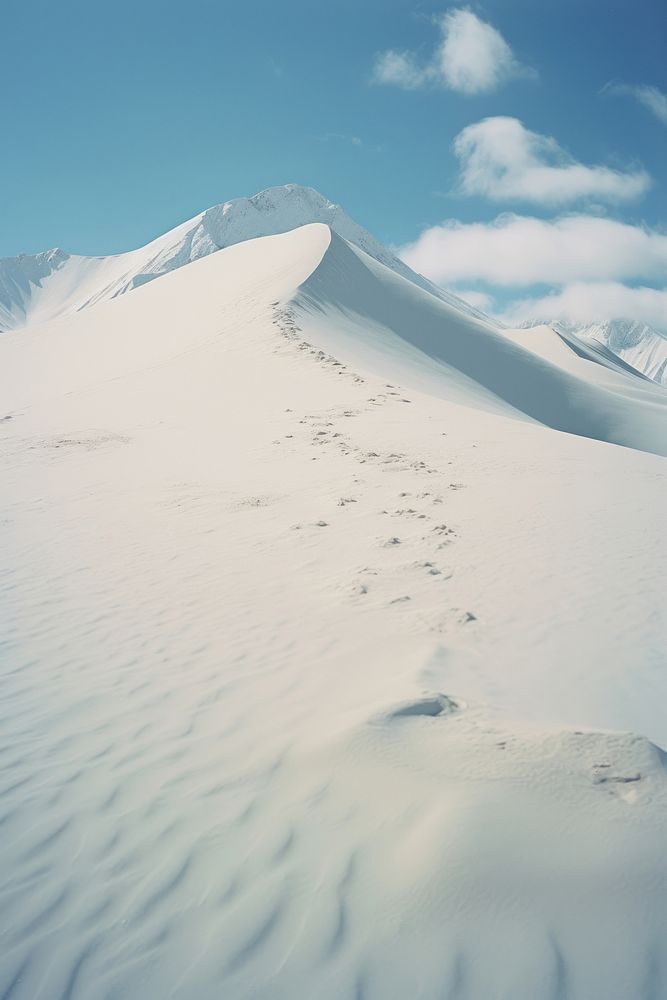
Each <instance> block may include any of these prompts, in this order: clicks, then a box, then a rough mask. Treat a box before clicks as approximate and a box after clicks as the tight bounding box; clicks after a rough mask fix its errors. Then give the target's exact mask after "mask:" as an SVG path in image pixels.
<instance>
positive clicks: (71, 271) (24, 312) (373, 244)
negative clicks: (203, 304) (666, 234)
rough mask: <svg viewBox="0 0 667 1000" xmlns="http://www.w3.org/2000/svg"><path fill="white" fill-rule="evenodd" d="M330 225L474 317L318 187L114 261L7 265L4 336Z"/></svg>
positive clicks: (262, 196) (269, 194) (274, 191)
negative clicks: (245, 249) (263, 241)
mask: <svg viewBox="0 0 667 1000" xmlns="http://www.w3.org/2000/svg"><path fill="white" fill-rule="evenodd" d="M314 222H320V223H325V224H326V225H329V226H330V227H331V228H332V229H333V230H335V231H336V232H337V233H339V234H340V235H341V236H342V237H343V238H344V239H346V240H349V241H350V242H351V243H354V244H355V245H356V246H359V247H361V249H363V250H364V251H366V253H369V254H371V256H373V257H375V258H376V259H377V260H379V261H381V262H382V263H383V264H386V265H387V266H388V267H390V268H392V269H393V270H395V271H396V272H397V273H398V274H401V275H402V276H403V277H407V278H409V279H410V280H411V281H414V282H416V283H417V284H419V285H420V286H421V287H423V288H426V289H428V290H429V291H431V292H432V293H433V294H434V295H436V296H438V297H439V298H442V299H443V300H444V301H446V302H451V303H453V304H455V305H457V306H458V308H460V309H461V310H462V311H464V312H466V313H468V314H470V315H479V314H478V313H477V312H476V310H474V309H473V308H472V306H469V305H468V304H467V303H464V302H463V301H462V300H461V299H458V298H456V296H454V295H450V294H448V293H447V292H445V291H443V290H442V289H439V288H437V287H436V286H435V285H433V284H431V282H430V281H428V280H427V279H426V278H423V277H422V276H421V275H418V274H415V272H414V271H411V270H410V268H409V267H408V266H407V265H406V264H404V263H403V261H401V260H399V259H398V258H397V257H395V256H394V255H393V254H392V253H391V252H390V251H389V250H387V249H386V247H384V246H382V244H381V243H378V241H377V240H376V239H375V238H374V237H373V236H371V234H370V233H368V232H367V231H366V230H365V229H362V227H361V226H359V225H357V223H356V222H354V221H353V220H352V219H351V218H350V217H349V216H348V215H347V214H346V213H345V212H344V211H343V209H342V208H341V207H340V205H335V204H334V203H333V202H331V201H329V200H328V199H327V198H325V197H324V196H323V195H321V194H319V192H317V191H315V190H313V188H308V187H301V186H299V185H297V184H286V185H284V186H283V187H274V188H269V189H268V190H266V191H262V192H260V193H259V194H256V195H255V196H254V197H252V198H238V199H236V200H234V201H228V202H225V203H224V204H223V205H216V206H215V207H214V208H209V209H207V211H205V212H202V213H201V214H200V215H197V216H195V218H194V219H191V220H190V221H188V222H184V223H183V224H182V225H180V226H178V227H177V228H176V229H173V230H171V231H170V232H168V233H165V235H164V236H160V237H158V238H157V239H156V240H153V241H152V242H151V243H149V244H148V245H147V246H145V247H141V248H140V249H138V250H132V251H129V252H128V253H122V254H117V255H115V256H111V257H81V256H76V255H71V254H68V253H66V252H65V251H64V250H60V249H55V250H50V251H48V252H46V253H40V254H36V255H34V256H30V255H22V256H20V257H9V258H5V259H0V331H2V330H12V329H19V328H21V327H25V326H29V325H31V324H33V323H43V322H46V321H48V320H50V319H54V318H56V317H58V316H65V315H70V314H72V313H74V312H78V311H80V310H81V309H85V308H87V307H88V306H91V305H94V304H95V303H96V302H102V301H105V300H107V299H111V298H115V297H116V296H118V295H122V294H124V293H125V292H128V291H132V290H133V289H135V288H137V287H140V286H141V285H143V284H146V282H148V281H153V280H154V279H155V278H160V277H162V276H164V275H165V274H169V273H170V272H171V271H173V270H175V269H177V268H179V267H182V266H183V265H184V264H188V263H190V262H191V261H194V260H198V259H199V258H201V257H206V256H208V255H209V254H211V253H214V252H215V251H217V250H220V249H221V248H224V247H228V246H232V245H234V244H236V243H242V242H244V241H245V240H250V239H255V238H257V237H259V236H270V235H273V234H276V233H283V232H288V231H289V230H291V229H296V228H298V227H299V226H303V225H306V224H308V223H314Z"/></svg>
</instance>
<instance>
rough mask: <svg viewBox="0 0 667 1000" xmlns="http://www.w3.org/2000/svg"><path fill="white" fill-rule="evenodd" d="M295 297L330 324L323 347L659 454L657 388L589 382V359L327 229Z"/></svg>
mask: <svg viewBox="0 0 667 1000" xmlns="http://www.w3.org/2000/svg"><path fill="white" fill-rule="evenodd" d="M298 306H299V307H300V308H301V309H303V310H305V311H306V312H307V313H309V314H310V315H311V316H312V317H313V318H314V319H315V325H316V326H317V325H318V324H317V320H318V318H323V322H322V323H320V328H321V329H324V328H325V327H327V326H329V327H330V328H331V331H332V332H331V336H330V337H327V336H326V335H325V336H324V341H325V343H326V345H327V346H328V347H330V348H331V350H332V351H333V353H337V352H338V353H339V352H340V351H341V350H344V351H345V352H346V353H345V356H346V357H348V356H349V358H350V359H351V361H352V362H353V363H358V360H359V359H360V356H363V357H368V359H369V360H368V363H369V364H370V365H372V366H373V368H374V370H376V371H386V373H387V374H388V375H391V373H392V372H394V373H397V372H399V371H400V372H402V373H405V371H406V370H408V369H410V368H412V369H413V370H416V369H417V368H419V369H421V371H422V372H423V373H424V379H425V380H426V383H428V385H429V386H430V388H431V391H434V392H438V394H439V395H442V396H444V397H445V398H452V388H451V385H452V383H453V384H454V388H453V391H454V392H456V393H457V394H458V397H459V398H460V399H461V400H462V401H465V400H466V398H469V400H470V401H471V402H475V401H481V400H482V398H483V396H486V397H487V398H488V396H489V394H491V395H492V396H493V397H495V399H496V400H498V401H502V402H503V403H505V404H506V406H505V410H507V408H508V407H511V408H512V409H514V410H515V411H517V412H519V413H522V414H524V415H526V416H528V417H531V418H532V419H534V420H537V421H539V423H542V424H546V425H547V426H549V427H553V428H556V429H557V430H561V431H567V432H569V433H571V434H580V435H582V436H584V437H591V438H597V439H598V440H601V441H611V442H614V443H616V444H623V445H627V446H629V447H634V448H640V449H642V450H645V451H653V452H656V453H657V454H660V455H666V454H667V396H666V395H665V393H664V392H663V391H662V390H661V389H659V388H657V387H655V386H653V385H651V384H650V383H646V382H641V383H639V384H637V380H636V379H633V378H632V377H630V378H628V377H627V376H626V375H625V373H623V374H617V375H614V376H611V374H610V375H609V377H608V378H606V380H605V384H604V385H602V384H599V379H597V378H596V374H597V373H596V369H595V366H594V365H590V364H589V365H586V364H579V365H577V364H576V362H577V360H578V359H576V358H575V357H573V358H572V362H571V363H570V364H566V363H557V364H554V363H553V358H551V359H548V358H547V356H546V355H545V354H544V353H542V356H541V357H540V356H539V355H536V353H535V351H534V350H530V349H528V350H526V349H524V348H523V347H522V346H519V344H518V341H517V340H516V339H515V340H514V341H512V340H510V338H509V337H508V336H503V335H501V334H500V333H499V331H498V330H497V329H496V328H495V327H494V326H493V325H492V324H491V322H486V323H484V322H483V321H480V320H478V319H476V318H475V317H472V316H468V315H465V314H462V313H461V312H460V311H458V310H457V309H455V308H454V307H452V306H450V305H448V304H447V303H443V302H441V301H439V300H437V299H436V298H434V296H432V295H429V294H428V293H426V292H425V291H423V290H422V289H420V288H418V287H416V286H414V285H413V284H411V283H409V282H407V281H405V280H404V279H402V278H401V277H400V276H397V275H396V274H394V273H393V272H391V271H389V270H388V269H387V268H385V267H383V266H382V265H381V264H379V263H378V262H377V261H375V260H373V259H372V258H370V257H369V256H368V255H366V254H364V253H363V252H362V251H360V250H359V249H358V248H356V247H353V246H350V245H349V244H347V243H346V242H345V241H344V240H342V239H340V237H338V236H337V235H336V234H335V233H334V234H332V240H331V247H330V248H329V250H328V251H327V253H326V255H325V257H324V259H323V261H322V263H321V264H320V265H319V267H318V269H317V271H316V272H315V273H314V274H313V275H312V276H311V277H310V278H309V279H308V281H307V282H306V283H305V285H304V287H303V288H302V289H301V292H300V294H299V298H298ZM530 332H531V333H534V331H530ZM554 339H555V335H554ZM415 349H416V351H417V352H419V354H417V353H416V351H415ZM387 355H389V356H391V358H392V364H391V368H388V367H387V365H386V361H385V359H386V357H387ZM424 356H425V357H424ZM371 358H372V360H371ZM429 359H430V360H432V361H435V362H436V365H429V364H428V360H429ZM616 368H617V371H619V370H620V365H618V366H616ZM590 369H592V371H591V373H590V374H589V370H590ZM403 377H404V378H405V374H404V375H403ZM420 381H422V382H423V379H420V378H419V376H417V384H418V383H419V382H420ZM480 390H481V392H480Z"/></svg>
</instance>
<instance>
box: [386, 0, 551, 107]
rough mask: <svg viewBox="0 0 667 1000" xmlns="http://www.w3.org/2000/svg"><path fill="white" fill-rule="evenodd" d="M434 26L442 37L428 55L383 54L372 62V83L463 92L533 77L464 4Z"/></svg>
mask: <svg viewBox="0 0 667 1000" xmlns="http://www.w3.org/2000/svg"><path fill="white" fill-rule="evenodd" d="M437 24H438V27H439V29H440V39H439V42H438V45H437V47H436V49H435V51H434V52H433V54H432V55H431V57H430V58H429V59H427V60H425V61H423V60H421V61H420V60H419V58H418V57H417V56H416V55H415V53H414V52H409V51H408V52H405V51H397V50H394V49H390V50H389V51H387V52H381V53H380V54H379V55H378V56H377V58H376V61H375V67H374V71H373V79H374V80H375V82H376V83H381V84H390V85H394V86H398V87H403V88H404V89H406V90H415V89H417V88H419V87H426V86H439V87H445V88H447V89H449V90H455V91H458V92H459V93H462V94H480V93H485V92H488V91H491V90H495V89H496V88H498V87H499V86H501V84H503V83H505V82H506V81H507V80H509V79H511V78H512V77H516V76H526V75H530V76H534V75H535V73H534V71H533V70H529V69H528V68H527V67H525V66H522V64H521V63H520V62H519V61H518V60H517V59H516V57H515V56H514V53H513V52H512V49H511V48H510V46H509V45H508V43H507V42H506V41H505V39H504V38H503V36H502V35H501V34H500V32H499V31H498V30H497V28H494V27H493V25H491V24H488V23H487V22H486V21H482V20H481V19H480V18H479V17H477V15H476V14H474V13H473V12H472V11H471V10H469V9H468V8H467V7H460V8H457V9H455V10H451V11H448V12H447V13H446V14H444V15H442V16H441V17H440V18H438V19H437Z"/></svg>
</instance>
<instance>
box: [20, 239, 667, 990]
mask: <svg viewBox="0 0 667 1000" xmlns="http://www.w3.org/2000/svg"><path fill="white" fill-rule="evenodd" d="M518 336H519V337H520V336H521V335H518ZM468 346H469V350H466V347H468ZM0 355H1V357H0V360H1V361H2V364H0V398H2V400H3V411H2V412H0V416H1V417H3V419H2V421H1V422H0V434H1V437H0V442H1V443H2V447H3V451H4V454H5V457H6V462H5V468H6V471H7V474H6V477H5V485H4V488H3V493H2V498H1V499H0V506H1V508H2V514H1V516H0V540H1V542H2V544H3V546H4V548H3V551H5V552H8V553H10V558H9V560H8V564H7V565H6V566H5V567H4V568H3V570H2V572H1V573H0V596H2V599H3V604H4V606H5V607H6V608H8V609H9V614H8V623H9V624H8V628H7V630H6V634H5V637H4V638H5V642H4V646H3V654H2V661H0V685H1V690H2V699H1V703H0V704H1V706H2V707H1V708H0V712H1V713H2V715H1V717H0V722H1V723H2V724H1V726H0V732H1V733H2V736H1V737H0V751H1V753H0V807H1V809H2V813H1V819H2V844H3V847H2V851H1V852H0V892H2V900H3V915H4V917H5V921H4V932H3V948H2V952H1V954H0V995H5V996H7V997H10V998H11V1000H61V998H62V1000H64V998H67V1000H81V998H88V997H107V998H110V1000H111V998H114V1000H115V998H121V997H122V998H124V1000H146V998H147V997H150V998H153V997H156V998H157V997H160V998H162V997H171V998H176V1000H213V998H217V997H220V996H224V997H230V998H234V1000H295V998H301V997H315V996H316V997H318V998H322V1000H361V998H363V1000H404V998H405V997H413V996H414V997H415V998H417V1000H435V998H438V1000H480V998H484V1000H501V998H502V1000H507V998H511V1000H537V998H539V1000H543V998H544V1000H628V998H629V997H632V998H633V1000H657V998H659V1000H662V998H663V997H664V996H665V995H666V989H667V913H666V910H665V889H666V888H667V861H666V859H665V852H664V843H665V832H666V816H667V774H666V771H665V757H664V754H663V752H662V751H661V750H660V749H659V748H658V745H661V746H666V745H667V727H666V726H665V714H664V704H665V701H666V699H667V678H666V676H665V671H664V662H663V660H664V657H663V650H664V634H665V628H664V602H663V585H664V565H665V556H666V555H667V553H666V552H665V533H664V527H663V521H664V513H663V504H662V498H663V497H662V494H663V490H664V476H665V463H664V460H663V459H661V458H659V457H657V456H656V455H653V454H649V453H648V452H647V451H640V450H637V449H639V448H640V447H642V446H644V447H646V446H647V444H648V443H650V441H648V439H647V438H645V437H644V436H643V435H645V434H649V433H650V430H644V429H642V421H643V420H644V421H646V422H647V423H651V422H652V421H653V420H654V418H655V413H654V407H655V405H656V404H655V402H654V400H655V399H657V398H659V394H658V389H657V388H655V387H652V386H650V385H649V384H648V383H646V382H644V381H642V380H637V379H636V378H635V377H634V376H632V375H631V374H630V373H624V372H623V371H618V370H616V369H615V368H613V367H612V366H609V367H608V366H606V365H605V364H604V363H602V361H601V362H600V363H598V364H595V365H592V364H590V362H589V361H587V360H586V359H584V358H582V357H580V356H579V355H578V354H576V353H574V352H573V351H571V350H569V348H568V347H567V345H566V344H565V343H564V342H563V341H562V340H561V338H559V337H557V336H555V335H553V334H552V331H548V330H543V331H542V332H541V333H540V337H539V342H538V343H536V344H532V342H531V349H530V350H529V349H527V348H526V347H525V346H521V343H520V342H519V343H518V344H517V343H512V342H511V339H510V338H509V335H508V337H506V338H505V337H504V335H501V334H499V333H497V332H496V331H494V330H493V328H492V326H491V325H490V324H485V323H482V322H477V321H474V320H472V319H466V318H465V317H462V316H461V313H460V312H459V311H457V310H455V309H451V308H450V307H448V306H447V305H446V304H442V305H441V304H440V303H437V302H436V300H435V299H434V298H433V297H432V296H429V295H426V294H425V293H423V292H422V291H420V290H419V289H418V288H416V287H415V286H414V285H413V284H411V283H410V282H407V281H405V280H403V279H402V278H400V277H399V276H397V275H395V274H394V273H393V272H391V271H388V270H387V268H385V267H383V266H382V265H381V264H378V263H376V262H374V261H373V260H372V259H371V258H369V257H368V256H366V255H364V254H363V253H361V252H359V251H358V250H356V249H354V248H353V247H351V246H350V245H349V244H347V243H344V242H343V241H342V240H341V239H339V238H337V237H335V236H332V235H331V233H330V231H329V229H328V228H327V227H325V226H322V225H313V226H306V227H304V228H301V229H299V230H296V231H293V232H291V233H289V234H287V235H281V236H273V237H268V238H264V239H258V240H255V241H250V242H245V243H242V244H240V245H238V246H233V247H230V248H229V249H226V250H223V251H221V252H220V253H216V254H212V255H209V256H207V257H206V258H205V259H201V260H198V261H196V262H194V263H192V264H191V265H190V266H188V267H184V268H181V269H177V270H175V271H174V272H173V273H172V274H170V275H167V276H166V277H164V278H163V280H161V281H159V282H154V283H149V284H148V285H146V287H143V288H138V289H137V290H136V291H135V292H133V294H132V295H127V296H122V297H119V298H116V299H115V300H114V301H111V302H104V303H100V304H98V305H97V306H95V308H93V309H90V310H86V311H84V312H81V313H79V314H77V315H76V316H69V317H64V318H61V319H60V320H58V321H56V322H51V323H48V324H45V325H44V326H43V327H37V326H33V327H32V328H31V329H28V330H25V331H22V332H21V333H18V332H17V333H15V334H9V335H8V336H6V337H4V338H2V339H1V340H0ZM487 355H488V357H490V358H491V363H488V360H487V361H485V358H487ZM526 381H531V382H534V383H535V385H534V391H533V392H532V393H530V394H529V395H526V393H527V390H526V387H525V383H526ZM558 407H560V410H561V412H560V416H559V412H558ZM554 414H555V418H557V420H558V422H559V423H565V422H566V421H575V420H579V421H580V424H579V425H578V426H577V427H575V428H574V429H575V430H576V431H577V433H562V432H559V431H556V430H553V429H551V428H549V427H546V426H544V425H543V423H540V421H541V420H542V421H544V422H548V421H547V418H549V419H550V420H551V422H552V423H556V419H555V418H554ZM614 414H615V417H614ZM633 414H634V416H633ZM568 429H571V428H568ZM592 431H595V432H596V434H598V435H599V436H603V434H604V435H606V436H607V437H610V436H612V435H615V436H616V437H618V438H620V437H623V439H624V443H626V444H628V443H629V439H630V437H632V438H633V442H632V443H633V444H634V445H635V447H616V446H614V445H612V444H609V443H607V442H606V441H601V440H593V439H592V438H591V437H587V436H583V435H585V434H586V433H591V432H592ZM612 439H614V438H613V437H612ZM612 730H617V731H616V732H614V731H612ZM629 730H634V731H635V732H637V733H641V734H643V735H640V736H634V735H631V733H630V732H628V731H629Z"/></svg>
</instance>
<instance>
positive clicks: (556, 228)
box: [400, 214, 667, 287]
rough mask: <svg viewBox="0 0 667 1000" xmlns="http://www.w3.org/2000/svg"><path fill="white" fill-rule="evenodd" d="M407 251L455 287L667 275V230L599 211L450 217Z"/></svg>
mask: <svg viewBox="0 0 667 1000" xmlns="http://www.w3.org/2000/svg"><path fill="white" fill-rule="evenodd" d="M400 253H401V257H402V258H403V260H405V261H406V263H407V264H409V265H410V267H412V268H414V269H415V270H416V271H419V272H420V273H421V274H424V275H426V277H428V278H430V279H431V280H432V281H435V282H438V283H449V284H456V283H459V282H475V281H484V282H487V283H488V284H490V285H496V286H504V287H509V286H515V287H522V286H523V287H528V286H530V285H534V284H548V285H565V284H567V283H568V282H572V281H637V280H644V281H650V280H655V279H661V278H663V277H664V275H665V273H667V235H665V234H664V233H661V232H658V231H656V230H653V229H646V228H643V227H642V226H632V225H628V224H627V223H623V222H617V221H615V220H613V219H605V218H599V217H597V216H592V215H573V216H564V217H561V218H557V219H538V218H534V217H531V216H522V215H513V214H505V215H501V216H499V217H498V218H497V219H495V220H494V221H493V222H488V223H479V222H477V223H469V224H464V223H461V222H457V221H455V220H449V221H447V222H444V223H443V224H442V225H439V226H432V227H431V228H429V229H426V230H425V231H424V232H423V233H422V234H421V236H420V237H419V239H417V240H416V241H415V242H414V243H410V244H408V245H407V246H404V247H403V248H402V249H401V251H400Z"/></svg>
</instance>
